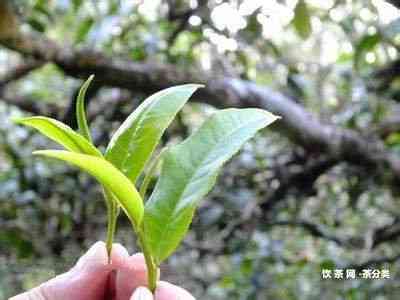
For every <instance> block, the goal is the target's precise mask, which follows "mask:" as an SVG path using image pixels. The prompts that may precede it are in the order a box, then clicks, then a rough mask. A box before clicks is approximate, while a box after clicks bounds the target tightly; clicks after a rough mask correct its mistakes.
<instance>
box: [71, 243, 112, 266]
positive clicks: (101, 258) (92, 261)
mask: <svg viewBox="0 0 400 300" xmlns="http://www.w3.org/2000/svg"><path fill="white" fill-rule="evenodd" d="M107 264H108V254H107V249H106V245H105V243H104V242H101V241H98V242H96V243H94V244H93V245H92V246H91V247H90V248H89V250H88V251H87V252H86V253H85V254H84V255H83V256H82V257H81V258H80V259H79V260H78V262H77V263H76V266H75V267H76V268H77V269H86V268H93V267H99V266H105V265H107Z"/></svg>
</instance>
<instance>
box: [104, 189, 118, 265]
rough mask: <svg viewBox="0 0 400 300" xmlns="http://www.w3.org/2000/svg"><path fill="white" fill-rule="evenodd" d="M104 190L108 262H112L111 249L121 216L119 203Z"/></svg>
mask: <svg viewBox="0 0 400 300" xmlns="http://www.w3.org/2000/svg"><path fill="white" fill-rule="evenodd" d="M103 190H104V197H105V199H106V204H107V237H106V248H107V254H108V262H110V260H111V249H112V244H113V241H114V235H115V229H116V226H117V219H118V214H119V206H118V203H117V201H116V200H115V199H114V196H113V194H112V193H111V192H110V191H109V190H107V189H106V188H104V189H103Z"/></svg>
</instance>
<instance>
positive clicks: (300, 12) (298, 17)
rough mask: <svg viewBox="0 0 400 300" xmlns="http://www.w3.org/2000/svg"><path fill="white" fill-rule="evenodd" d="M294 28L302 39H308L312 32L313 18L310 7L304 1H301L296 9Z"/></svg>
mask: <svg viewBox="0 0 400 300" xmlns="http://www.w3.org/2000/svg"><path fill="white" fill-rule="evenodd" d="M292 23H293V26H294V28H295V29H296V31H297V33H298V34H299V35H300V37H301V38H303V39H307V38H308V37H309V36H310V34H311V32H312V27H311V18H310V12H309V9H308V6H307V4H306V2H305V1H304V0H299V2H297V5H296V7H295V9H294V18H293V21H292Z"/></svg>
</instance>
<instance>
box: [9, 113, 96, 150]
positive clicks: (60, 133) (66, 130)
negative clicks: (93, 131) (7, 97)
mask: <svg viewBox="0 0 400 300" xmlns="http://www.w3.org/2000/svg"><path fill="white" fill-rule="evenodd" d="M15 122H16V123H18V124H21V125H25V126H30V127H33V128H35V129H36V130H38V131H40V132H41V133H42V134H44V135H45V136H47V137H48V138H50V139H51V140H53V141H55V142H57V143H59V144H61V145H62V146H64V147H65V148H66V149H67V150H70V151H72V152H77V153H85V154H90V155H95V156H102V154H101V153H100V151H99V150H98V149H97V148H96V147H94V146H93V145H92V144H91V143H90V142H89V141H87V140H86V139H85V138H84V137H83V136H81V135H80V134H78V133H76V132H75V131H73V130H72V129H71V128H70V127H68V126H67V125H65V124H64V123H61V122H59V121H57V120H54V119H51V118H47V117H28V118H20V119H15Z"/></svg>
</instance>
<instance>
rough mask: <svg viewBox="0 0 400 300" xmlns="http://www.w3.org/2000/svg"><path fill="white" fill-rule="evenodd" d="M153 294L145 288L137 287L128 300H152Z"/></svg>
mask: <svg viewBox="0 0 400 300" xmlns="http://www.w3.org/2000/svg"><path fill="white" fill-rule="evenodd" d="M153 299H154V298H153V294H152V293H151V292H150V290H148V289H147V288H145V287H142V286H141V287H138V288H137V289H136V291H135V292H134V293H133V295H132V297H131V298H130V300H153Z"/></svg>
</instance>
